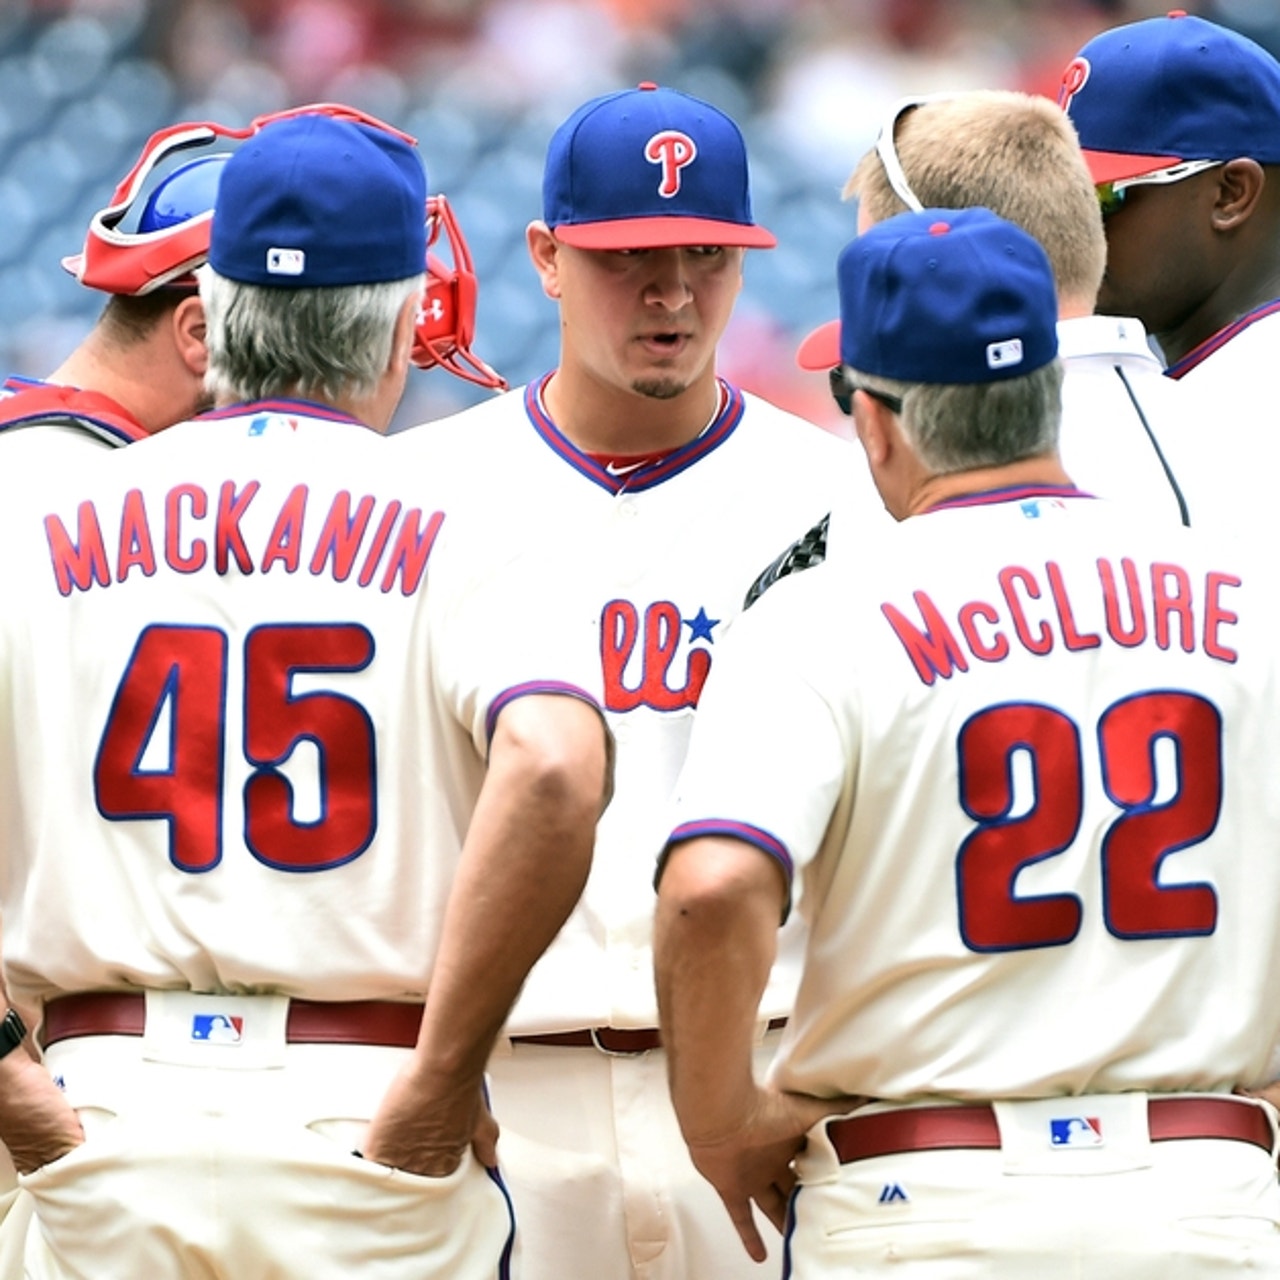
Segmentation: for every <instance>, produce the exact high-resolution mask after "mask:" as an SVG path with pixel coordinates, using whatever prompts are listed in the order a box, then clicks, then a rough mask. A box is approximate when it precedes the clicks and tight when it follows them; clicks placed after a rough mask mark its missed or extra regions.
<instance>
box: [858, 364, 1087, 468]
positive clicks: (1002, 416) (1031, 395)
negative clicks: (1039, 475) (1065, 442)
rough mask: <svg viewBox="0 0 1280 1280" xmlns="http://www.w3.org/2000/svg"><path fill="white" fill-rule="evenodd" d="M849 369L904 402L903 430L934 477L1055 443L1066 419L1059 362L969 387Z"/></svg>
mask: <svg viewBox="0 0 1280 1280" xmlns="http://www.w3.org/2000/svg"><path fill="white" fill-rule="evenodd" d="M848 375H849V377H851V378H852V379H853V380H854V381H855V382H857V383H859V384H861V385H863V386H865V387H867V388H869V389H870V390H873V391H880V392H884V393H885V394H887V395H891V396H897V397H898V398H899V399H900V400H901V401H902V413H901V415H900V417H899V420H900V421H901V423H902V430H903V432H904V434H905V435H906V437H907V439H908V440H909V441H910V443H911V446H912V448H913V449H915V451H916V453H917V454H919V456H920V461H921V462H923V463H924V464H925V466H926V467H928V468H929V470H930V471H932V472H933V473H934V474H935V475H945V474H947V473H950V472H954V471H972V470H973V469H974V468H976V467H999V466H1003V465H1005V464H1006V463H1010V462H1019V461H1021V460H1022V459H1023V458H1034V457H1037V456H1039V455H1041V454H1046V453H1049V452H1051V451H1052V450H1054V449H1056V448H1057V444H1058V423H1059V421H1060V420H1061V417H1062V365H1061V364H1060V363H1059V362H1058V361H1057V360H1051V361H1050V362H1049V363H1048V364H1046V365H1044V366H1042V367H1041V368H1039V369H1036V370H1034V371H1033V372H1031V373H1027V374H1023V375H1022V377H1020V378H1005V379H1002V380H1001V381H999V382H979V383H974V384H971V385H964V386H957V385H953V384H941V383H939V384H933V383H924V382H899V381H897V380H896V379H892V378H880V377H877V376H875V375H874V374H869V373H861V372H859V371H858V370H856V369H849V370H848Z"/></svg>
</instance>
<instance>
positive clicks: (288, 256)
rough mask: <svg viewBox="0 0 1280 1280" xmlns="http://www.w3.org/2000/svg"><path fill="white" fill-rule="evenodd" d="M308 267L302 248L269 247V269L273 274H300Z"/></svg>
mask: <svg viewBox="0 0 1280 1280" xmlns="http://www.w3.org/2000/svg"><path fill="white" fill-rule="evenodd" d="M306 268H307V255H306V253H305V251H304V250H302V249H268V250H267V271H268V273H269V274H271V275H273V276H300V275H301V274H302V273H303V272H304V271H305V270H306Z"/></svg>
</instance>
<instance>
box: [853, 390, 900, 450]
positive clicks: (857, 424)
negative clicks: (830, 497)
mask: <svg viewBox="0 0 1280 1280" xmlns="http://www.w3.org/2000/svg"><path fill="white" fill-rule="evenodd" d="M853 426H854V430H855V431H857V433H858V439H859V440H860V441H861V443H862V447H863V448H864V449H865V450H866V453H867V461H868V462H869V463H870V464H871V466H872V467H873V468H877V467H883V466H884V464H885V463H886V462H888V461H889V459H890V457H891V456H892V454H893V450H894V446H895V444H896V443H897V436H896V431H897V428H896V424H895V423H894V421H893V413H892V411H891V410H890V408H889V406H888V405H886V404H882V403H881V402H880V401H879V400H877V399H875V398H874V397H873V396H869V395H867V393H866V392H865V391H855V392H854V393H853Z"/></svg>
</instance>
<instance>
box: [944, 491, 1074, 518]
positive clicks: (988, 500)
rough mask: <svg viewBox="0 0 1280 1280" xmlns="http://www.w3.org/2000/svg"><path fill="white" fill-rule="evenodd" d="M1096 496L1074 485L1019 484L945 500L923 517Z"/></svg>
mask: <svg viewBox="0 0 1280 1280" xmlns="http://www.w3.org/2000/svg"><path fill="white" fill-rule="evenodd" d="M1093 496H1094V495H1093V494H1091V493H1085V491H1084V490H1083V489H1077V488H1076V486H1075V485H1073V484H1018V485H1009V486H1007V487H1006V488H1003V489H984V490H981V491H979V492H978V493H964V494H961V495H959V496H958V497H955V498H944V499H943V500H942V501H941V502H938V503H935V504H934V505H933V506H932V507H926V508H925V510H924V511H922V512H921V513H920V514H921V515H930V514H931V513H932V512H934V511H948V510H951V509H953V508H957V507H991V506H996V505H997V504H998V503H1002V502H1026V501H1027V500H1028V499H1031V498H1092V497H1093Z"/></svg>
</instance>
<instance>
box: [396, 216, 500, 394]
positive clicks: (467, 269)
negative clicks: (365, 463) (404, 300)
mask: <svg viewBox="0 0 1280 1280" xmlns="http://www.w3.org/2000/svg"><path fill="white" fill-rule="evenodd" d="M441 231H443V232H444V235H445V239H446V240H447V241H448V243H449V256H450V257H451V258H452V259H453V262H452V265H450V264H449V263H446V262H443V261H441V259H439V258H438V257H436V255H435V254H434V253H432V252H431V246H432V245H433V244H435V243H436V241H437V240H439V238H440V233H441ZM478 287H479V285H478V282H477V280H476V273H475V267H474V266H473V265H472V262H471V250H470V248H468V246H467V242H466V239H465V237H464V236H463V234H462V228H461V227H460V226H458V220H457V219H456V218H455V217H454V216H453V210H452V209H451V208H450V207H449V202H448V200H446V199H445V198H444V196H432V197H430V199H428V201H427V286H426V288H425V289H424V290H423V294H422V301H421V302H420V303H419V304H418V316H417V321H416V324H415V326H414V343H413V356H412V359H413V363H414V364H415V365H417V367H418V368H419V369H430V368H431V367H432V365H437V364H438V365H440V367H441V368H443V369H447V370H448V371H449V372H450V373H452V374H456V375H457V376H458V377H459V378H465V379H466V380H467V381H468V382H474V383H477V384H478V385H480V386H482V387H490V388H492V389H493V390H496V391H505V390H506V389H507V380H506V379H505V378H504V377H503V376H502V375H501V374H500V373H498V372H497V371H496V370H494V369H493V368H492V367H491V366H490V365H488V364H486V363H485V362H484V361H483V360H481V359H480V357H479V356H477V355H476V354H475V353H474V352H473V351H472V350H471V339H472V338H473V337H474V336H475V328H476V293H477V290H478Z"/></svg>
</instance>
